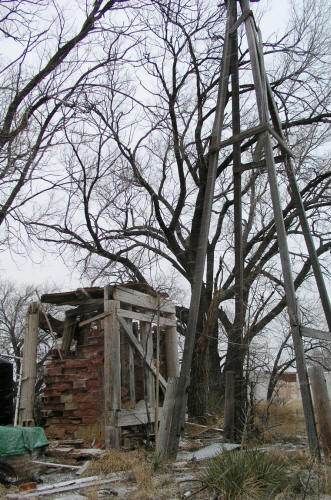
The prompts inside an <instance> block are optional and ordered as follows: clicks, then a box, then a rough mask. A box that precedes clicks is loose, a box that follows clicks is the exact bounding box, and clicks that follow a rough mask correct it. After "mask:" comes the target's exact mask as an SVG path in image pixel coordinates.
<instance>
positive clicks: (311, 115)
mask: <svg viewBox="0 0 331 500" xmlns="http://www.w3.org/2000/svg"><path fill="white" fill-rule="evenodd" d="M323 8H324V9H325V8H326V3H323V2H321V3H320V5H319V6H317V5H316V4H315V3H314V2H305V4H304V7H302V9H301V10H300V9H299V11H298V12H297V11H295V10H293V15H292V18H291V20H290V24H289V26H288V29H287V31H286V32H285V33H284V34H283V36H282V37H281V38H280V39H277V40H274V41H273V42H270V41H269V42H268V43H267V44H265V46H264V50H265V52H266V55H267V63H268V61H269V59H268V55H270V57H271V56H273V58H274V59H272V64H270V65H269V69H268V72H269V79H270V82H271V86H272V88H273V90H274V92H275V96H276V101H277V105H278V107H279V110H280V113H281V117H282V120H283V122H282V127H283V129H284V130H285V131H286V135H287V138H288V141H289V143H290V145H291V148H292V150H293V151H294V152H295V154H296V165H295V166H296V173H297V176H298V181H299V185H300V191H301V195H302V197H303V200H304V204H305V208H306V211H307V214H308V216H309V220H310V224H311V228H312V232H313V235H314V238H315V242H316V243H317V253H318V255H319V256H320V258H321V259H322V263H325V264H326V268H325V270H326V272H328V269H327V263H328V258H329V250H330V249H331V240H330V237H329V235H330V229H329V228H330V226H329V217H328V215H327V214H328V210H329V207H330V195H329V187H330V179H331V174H330V168H329V164H328V163H327V160H326V157H325V156H326V155H325V154H324V149H323V148H324V145H325V144H326V143H327V141H328V140H329V130H328V127H327V123H328V121H329V119H330V113H329V112H328V111H327V109H326V106H327V103H328V100H329V87H328V82H327V80H326V74H327V67H328V66H327V59H326V54H327V45H328V43H329V38H328V37H329V35H328V33H327V32H326V31H325V30H324V26H323V25H321V24H320V23H319V22H318V20H319V18H320V15H321V14H320V12H321V9H323ZM136 20H137V23H139V30H140V32H144V38H143V39H141V36H140V34H138V33H137V35H136V45H135V47H133V48H132V49H133V51H132V54H131V58H132V59H131V61H132V62H130V61H127V63H126V64H125V65H121V64H112V65H111V66H109V67H108V68H107V74H105V75H104V76H105V78H104V79H100V81H99V82H98V85H96V86H95V87H93V93H89V94H84V95H80V94H75V99H76V102H77V106H76V108H75V111H68V114H69V115H70V113H74V115H75V120H74V121H71V120H69V119H68V120H67V121H66V123H65V138H66V146H65V147H63V150H62V161H63V163H64V164H65V166H66V171H67V175H68V177H69V179H70V183H68V184H67V185H66V186H65V188H63V187H61V188H57V187H56V186H55V187H54V191H53V193H54V204H55V203H56V201H57V200H58V203H59V204H60V205H63V199H64V198H65V204H66V205H67V209H66V212H65V214H64V216H63V214H61V213H60V212H59V211H58V213H55V214H54V217H53V218H49V217H48V218H40V219H39V220H38V221H36V220H31V223H30V226H29V230H30V234H31V237H34V238H37V239H38V240H39V241H43V242H44V243H46V244H47V245H52V244H55V245H56V246H58V247H59V248H61V249H62V250H63V251H68V249H72V251H73V258H74V261H75V262H76V263H77V262H80V264H81V265H82V270H83V272H84V273H92V275H93V277H95V276H96V275H98V276H102V278H103V279H104V280H106V279H109V278H112V279H114V278H115V279H118V280H122V279H133V280H135V281H139V282H151V283H153V281H155V280H157V279H158V278H159V277H160V275H162V273H163V272H164V273H166V272H167V270H168V269H169V268H170V267H171V268H172V269H173V270H174V271H175V272H176V273H177V275H178V279H179V280H180V279H181V280H183V281H186V282H187V283H188V284H191V283H192V276H193V269H194V265H195V257H196V250H197V241H198V235H199V230H200V226H201V224H203V220H202V201H203V198H204V191H205V185H206V175H207V165H208V162H207V160H208V158H207V153H206V151H207V147H208V143H209V137H210V128H211V123H212V117H213V113H214V110H215V101H216V88H217V83H218V77H219V69H220V68H219V64H220V56H221V51H222V44H223V35H224V9H223V7H222V6H221V7H219V6H216V5H213V4H210V3H207V2H203V1H201V2H193V1H190V0H188V1H187V2H184V3H183V2H181V1H175V2H167V1H165V2H163V1H162V2H154V3H153V4H152V5H151V6H149V5H145V6H144V8H143V9H141V11H140V12H139V15H138V17H137V18H136ZM275 57H276V59H275ZM137 61H139V63H137ZM270 62H271V60H270ZM248 65H249V56H248V52H247V49H246V47H245V44H244V42H243V41H242V43H241V57H240V71H241V73H242V81H243V82H244V83H243V84H242V85H241V88H240V92H241V105H242V123H243V125H245V126H247V127H249V126H252V125H254V124H255V121H256V119H257V115H256V111H254V107H253V101H252V90H253V86H252V84H251V82H250V80H249V77H248V76H246V75H248ZM312 73H313V76H312ZM246 82H247V83H246ZM230 98H231V95H229V99H230ZM70 116H71V115H70ZM225 124H226V127H227V126H228V125H229V123H228V117H227V115H226V119H225ZM226 130H227V128H226V129H225V132H224V134H225V137H226V134H227V131H226ZM256 141H257V137H253V138H251V139H248V140H246V141H244V142H243V144H242V153H243V160H244V162H246V163H244V168H247V172H246V174H245V175H244V176H243V188H242V202H243V210H244V217H245V227H244V242H245V246H244V259H245V270H244V278H245V292H244V302H245V318H246V319H245V322H246V325H245V337H244V346H238V343H237V342H236V339H235V337H234V318H233V307H232V301H233V298H234V268H233V266H234V264H233V262H234V259H233V247H234V240H233V229H232V227H233V181H232V171H231V168H229V167H231V165H232V153H231V150H230V149H229V148H227V147H225V148H223V149H222V150H221V152H220V162H219V166H218V173H217V187H216V192H215V198H214V206H213V216H212V224H211V233H210V239H209V244H208V252H207V267H206V275H205V283H204V286H203V291H202V297H201V302H200V304H197V307H199V324H198V335H197V342H196V348H195V355H194V360H193V366H192V373H191V391H192V394H193V396H194V397H191V398H190V399H189V410H190V413H191V414H192V415H194V416H202V415H203V414H204V412H205V409H206V405H207V397H206V396H207V395H208V392H211V391H213V390H214V391H216V393H218V391H220V389H221V387H222V377H221V370H220V359H219V351H218V333H219V326H220V327H221V328H222V329H223V331H224V332H225V334H226V338H227V349H226V356H225V359H224V363H223V370H224V371H225V370H232V369H235V370H237V371H238V370H239V371H240V370H241V371H242V370H243V366H244V359H245V353H246V350H247V347H248V346H249V344H250V342H251V341H252V340H253V339H254V338H255V337H256V335H258V334H259V333H260V332H262V331H263V330H264V329H265V328H266V327H267V325H269V323H270V322H271V321H272V320H273V319H274V318H275V317H277V315H279V314H280V313H281V312H282V311H283V310H284V308H285V305H286V302H285V294H284V286H283V282H282V278H281V275H280V270H279V265H278V243H277V239H276V230H275V225H274V220H273V213H272V209H271V202H270V198H269V194H268V184H267V179H266V175H265V172H264V159H263V158H262V159H261V162H260V168H259V169H256V170H254V171H253V172H252V170H250V167H251V165H250V159H251V154H252V150H253V147H254V146H255V144H256ZM274 147H275V149H276V145H275V146H274ZM281 160H282V157H281V155H279V154H277V152H276V162H277V163H280V162H281ZM279 184H280V190H281V194H282V198H283V199H282V202H283V215H284V220H285V226H286V230H287V232H288V235H289V238H290V246H291V249H293V252H292V258H293V267H294V271H295V287H296V289H299V288H300V287H301V286H302V285H303V283H304V282H305V280H307V279H308V278H309V276H310V273H311V263H310V259H309V257H308V256H307V255H306V252H305V250H304V244H303V238H302V234H301V230H300V226H299V223H298V217H297V212H296V209H295V204H294V201H293V199H292V198H291V195H290V193H289V191H288V189H287V181H286V179H285V173H284V172H283V171H282V170H280V169H279ZM54 206H56V205H54ZM324 258H325V261H324V260H323V259H324ZM248 306H249V307H248ZM208 319H209V320H208Z"/></svg>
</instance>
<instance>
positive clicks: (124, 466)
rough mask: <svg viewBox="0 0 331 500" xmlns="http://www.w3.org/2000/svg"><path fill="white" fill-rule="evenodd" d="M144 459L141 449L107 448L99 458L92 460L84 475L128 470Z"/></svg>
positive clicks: (144, 455)
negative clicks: (119, 449) (121, 449)
mask: <svg viewBox="0 0 331 500" xmlns="http://www.w3.org/2000/svg"><path fill="white" fill-rule="evenodd" d="M145 460H146V454H145V453H144V451H142V450H133V451H118V450H109V451H106V452H105V453H104V454H103V455H102V456H101V457H100V458H98V459H95V460H92V462H91V463H90V465H89V467H88V469H87V470H86V472H85V474H84V475H86V476H90V475H104V474H111V473H112V472H120V471H129V470H133V467H134V466H136V465H139V464H140V463H142V462H145Z"/></svg>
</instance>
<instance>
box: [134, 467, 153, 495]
mask: <svg viewBox="0 0 331 500" xmlns="http://www.w3.org/2000/svg"><path fill="white" fill-rule="evenodd" d="M132 479H133V480H134V481H135V482H136V483H137V486H138V491H137V492H136V493H135V494H134V498H137V499H138V498H149V495H152V494H153V495H154V481H153V469H152V465H151V464H149V463H147V462H140V463H139V464H135V465H134V466H133V467H132ZM152 498H153V497H152Z"/></svg>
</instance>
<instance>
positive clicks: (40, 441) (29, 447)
mask: <svg viewBox="0 0 331 500" xmlns="http://www.w3.org/2000/svg"><path fill="white" fill-rule="evenodd" d="M47 445H48V441H47V438H46V436H45V433H44V429H42V428H41V427H21V426H19V425H18V426H16V427H8V426H6V427H4V426H0V456H1V457H6V456H8V455H22V454H23V453H28V452H32V451H34V450H35V449H37V448H43V447H44V446H47Z"/></svg>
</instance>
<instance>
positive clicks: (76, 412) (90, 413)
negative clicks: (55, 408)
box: [72, 408, 100, 417]
mask: <svg viewBox="0 0 331 500" xmlns="http://www.w3.org/2000/svg"><path fill="white" fill-rule="evenodd" d="M99 414H100V412H99V410H98V409H97V408H93V409H92V408H91V409H86V410H84V417H93V416H96V417H98V416H99ZM72 416H73V417H83V416H82V410H73V411H72Z"/></svg>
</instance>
